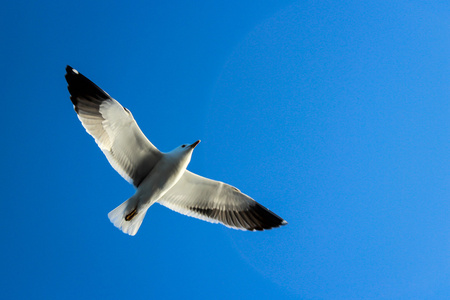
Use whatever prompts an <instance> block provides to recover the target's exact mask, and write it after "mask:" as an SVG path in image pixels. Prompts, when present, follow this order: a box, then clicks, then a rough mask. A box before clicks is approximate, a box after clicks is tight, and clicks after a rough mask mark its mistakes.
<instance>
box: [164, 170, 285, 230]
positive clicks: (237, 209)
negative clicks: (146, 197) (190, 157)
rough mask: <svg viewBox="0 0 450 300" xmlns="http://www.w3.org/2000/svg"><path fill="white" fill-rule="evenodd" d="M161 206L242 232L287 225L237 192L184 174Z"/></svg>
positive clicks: (204, 179)
mask: <svg viewBox="0 0 450 300" xmlns="http://www.w3.org/2000/svg"><path fill="white" fill-rule="evenodd" d="M158 203H160V204H162V205H164V206H166V207H168V208H170V209H172V210H174V211H176V212H179V213H181V214H184V215H187V216H191V217H195V218H198V219H202V220H205V221H209V222H212V223H222V224H224V225H225V226H227V227H231V228H235V229H242V230H251V231H254V230H264V229H271V228H275V227H279V226H281V225H285V224H287V222H286V221H285V220H283V219H282V218H280V217H279V216H277V215H276V214H274V213H273V212H271V211H270V210H269V209H267V208H265V207H264V206H262V205H261V204H259V203H258V202H256V201H255V200H253V199H252V198H250V197H249V196H247V195H245V194H243V193H241V192H240V191H239V190H238V189H237V188H235V187H233V186H231V185H228V184H225V183H223V182H219V181H215V180H211V179H208V178H205V177H202V176H199V175H196V174H194V173H192V172H189V171H187V170H186V171H185V173H184V174H183V176H182V177H181V179H180V180H179V181H178V182H177V183H176V184H175V186H174V187H172V188H171V189H170V190H169V191H168V192H167V193H166V194H165V195H164V196H163V197H162V198H161V199H160V200H158Z"/></svg>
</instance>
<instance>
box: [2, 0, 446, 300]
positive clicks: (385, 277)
mask: <svg viewBox="0 0 450 300" xmlns="http://www.w3.org/2000/svg"><path fill="white" fill-rule="evenodd" d="M158 2H162V1H158ZM362 2H365V3H362ZM449 12H450V6H449V2H448V1H426V2H425V1H413V0H411V1H287V0H286V1H284V0H273V1H272V0H271V1H230V0H227V1H170V2H167V3H164V4H157V2H156V1H132V2H130V3H128V4H119V3H118V2H111V1H70V2H69V1H59V2H58V1H56V2H55V1H14V2H13V1H9V2H5V3H3V5H2V9H1V11H0V25H1V30H0V40H1V46H0V51H1V53H0V54H1V59H0V63H1V73H0V80H1V89H0V99H1V101H2V107H1V115H2V116H1V118H0V122H1V126H2V128H3V130H2V143H1V145H2V147H1V167H2V172H1V187H2V197H1V205H2V209H1V212H2V216H1V218H0V227H1V228H2V234H1V239H2V245H1V250H0V253H1V257H2V259H1V265H0V282H1V288H0V298H2V299H94V298H97V299H186V298H190V299H448V298H450V254H449V253H450V231H449V229H450V217H449V211H450V201H449V200H450V191H449V179H450V176H449V174H450V172H449V171H450V163H449V151H450V143H449V138H450V135H449V133H450V132H449V129H450V127H449V125H450V124H449V113H450V109H449V108H450V107H449V100H450V97H449V96H450V93H449V86H450V85H449V83H450V80H449V78H450V59H449V58H450V50H449V49H450V22H449V20H450V18H449V17H450V13H449ZM66 64H70V65H71V66H72V67H74V68H76V69H78V70H79V71H80V72H81V73H83V74H84V75H86V76H87V77H88V78H90V79H92V80H93V81H94V82H95V83H97V84H98V85H99V86H100V87H102V88H103V89H105V90H106V91H107V92H108V93H109V94H110V95H112V96H113V97H114V98H116V99H118V100H119V101H120V102H121V103H122V104H123V105H124V106H126V107H127V108H129V109H130V110H131V111H132V112H133V114H134V117H135V118H136V120H137V121H138V124H139V125H140V127H141V129H142V130H143V131H144V132H145V134H146V135H147V136H148V137H149V139H150V140H151V141H152V142H153V143H154V144H155V145H156V146H157V147H158V148H159V149H160V150H162V151H170V150H171V149H173V148H175V147H176V146H178V145H180V144H182V143H192V142H194V141H195V140H197V139H201V140H202V143H201V144H200V145H199V146H198V147H197V148H196V150H195V152H194V156H193V160H192V162H191V164H190V166H189V169H190V170H191V171H193V172H196V173H199V174H201V175H203V176H206V177H210V178H213V179H217V180H222V181H225V182H228V183H230V184H232V185H235V186H236V187H238V188H239V189H241V190H242V191H243V192H245V193H247V194H249V195H251V196H252V197H253V198H255V199H256V200H257V201H259V202H260V203H262V204H263V205H265V206H267V207H269V208H270V209H271V210H273V211H274V212H276V213H277V214H279V215H280V216H282V217H283V218H285V219H286V220H287V221H288V222H289V225H287V226H285V227H283V228H280V229H275V230H271V231H267V232H256V233H253V232H242V231H236V230H231V229H228V228H226V227H224V226H220V225H213V224H209V223H206V222H202V221H199V220H196V219H193V218H188V217H185V216H182V215H180V214H177V213H174V212H172V211H170V210H168V209H166V208H165V207H162V206H160V205H154V206H153V207H152V208H151V209H150V211H149V213H148V214H147V216H146V218H145V220H144V223H143V225H142V227H141V229H140V231H139V232H138V234H137V236H135V237H129V236H127V235H125V234H123V233H121V232H120V231H119V230H117V229H116V228H114V227H113V225H112V224H110V222H109V220H108V219H107V213H108V212H109V211H110V210H112V209H113V208H115V207H116V206H117V205H119V204H120V203H121V202H122V201H124V200H126V199H127V198H128V197H130V195H132V194H133V192H134V189H133V187H132V186H130V185H129V184H127V183H126V182H125V181H124V180H123V179H122V178H121V177H120V176H119V175H118V174H117V173H116V172H115V171H114V170H113V169H112V168H111V167H110V166H109V164H108V163H107V160H106V159H105V158H104V156H103V154H102V153H101V151H100V150H99V149H98V148H97V146H96V144H95V143H94V140H93V139H92V138H91V137H90V136H89V135H88V134H86V132H85V130H84V129H83V128H82V126H81V124H80V122H79V121H78V119H77V117H76V114H75V112H74V111H73V109H72V104H71V103H70V101H69V94H68V92H67V89H66V85H67V84H66V82H65V79H64V68H65V66H66Z"/></svg>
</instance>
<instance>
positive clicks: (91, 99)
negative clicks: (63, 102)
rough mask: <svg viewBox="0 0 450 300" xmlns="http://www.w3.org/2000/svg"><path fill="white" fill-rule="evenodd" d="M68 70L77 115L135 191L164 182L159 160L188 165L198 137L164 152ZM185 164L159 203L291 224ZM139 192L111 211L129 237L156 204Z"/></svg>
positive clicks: (232, 219)
mask: <svg viewBox="0 0 450 300" xmlns="http://www.w3.org/2000/svg"><path fill="white" fill-rule="evenodd" d="M66 72H67V73H66V76H65V77H66V80H67V83H68V90H69V92H70V95H71V96H70V99H71V101H72V103H73V105H74V108H75V111H76V112H77V114H78V118H79V119H80V121H81V123H82V125H83V126H84V128H85V129H86V131H87V132H88V133H89V134H90V135H91V136H92V137H93V138H94V139H95V141H96V143H97V144H98V146H99V147H100V149H101V150H102V151H103V153H104V154H105V156H106V158H107V159H108V161H109V162H110V164H111V165H112V167H113V168H114V169H115V170H116V171H117V172H118V173H119V174H120V175H122V177H124V178H125V179H126V180H127V181H129V182H130V183H132V184H133V185H134V186H135V187H136V188H137V192H136V195H137V194H139V193H144V192H145V191H142V190H143V189H151V184H153V182H159V181H158V180H157V178H150V177H151V176H155V175H154V174H155V173H158V172H159V169H158V168H161V163H160V164H159V165H158V162H160V161H164V160H166V159H168V158H170V159H173V160H176V159H179V160H180V161H181V162H180V164H181V163H185V162H184V161H183V159H188V161H187V163H186V166H187V164H188V163H189V160H190V157H191V156H190V155H191V154H192V151H193V148H194V147H195V146H196V145H197V144H198V142H199V141H198V142H196V143H194V144H192V145H182V146H180V147H178V148H176V149H174V150H173V151H171V152H168V153H162V152H160V151H159V150H158V149H157V148H156V147H155V146H154V145H153V144H152V143H151V142H150V141H149V140H148V139H147V138H146V137H145V135H144V134H143V133H142V131H141V130H140V128H139V127H138V125H137V123H136V121H135V120H134V118H133V116H132V114H131V112H130V111H129V110H128V109H126V108H124V107H123V106H122V105H120V103H119V102H117V101H116V100H114V99H113V98H112V97H111V96H109V95H108V94H107V93H106V92H105V91H103V90H102V89H101V88H99V87H98V86H97V85H95V84H94V83H93V82H92V81H90V80H89V79H87V78H86V77H85V76H83V75H82V74H80V73H79V72H78V71H76V70H75V69H73V68H71V67H70V66H67V68H66ZM185 146H186V147H185ZM189 147H192V149H189ZM188 151H190V152H188ZM185 156H189V157H188V158H185ZM185 168H186V167H185V166H184V169H183V170H181V171H180V172H181V173H180V178H179V179H178V178H177V180H176V182H175V183H174V184H171V185H170V188H167V191H166V192H165V193H164V195H162V197H160V198H158V199H157V200H156V201H155V202H158V203H160V204H162V205H164V206H166V207H168V208H170V209H172V210H174V211H176V212H179V213H182V214H184V215H187V216H191V217H195V218H198V219H202V220H205V221H209V222H212V223H221V224H224V225H225V226H228V227H231V228H236V229H241V230H250V231H255V230H265V229H271V228H275V227H279V226H282V225H285V224H287V222H286V221H285V220H283V219H282V218H280V217H279V216H277V215H276V214H274V213H273V212H271V211H270V210H269V209H267V208H265V207H264V206H262V205H261V204H259V203H257V202H256V201H254V200H253V199H252V198H250V197H249V196H247V195H245V194H243V193H242V192H240V191H239V190H238V189H236V188H235V187H232V186H230V185H228V184H226V183H223V182H219V181H215V180H211V179H207V178H205V177H202V176H199V175H196V174H194V173H192V172H189V171H188V170H185ZM152 171H153V172H152ZM149 178H150V179H149ZM144 180H145V182H144ZM152 180H153V181H152ZM143 182H144V183H143ZM141 184H142V186H141ZM158 184H164V183H158ZM144 185H146V186H145V187H144ZM136 195H135V196H133V197H131V198H130V199H129V200H127V201H125V202H124V203H122V204H121V205H119V206H118V207H117V208H116V209H114V210H113V211H111V212H110V213H109V214H108V217H109V218H110V220H111V222H113V224H114V225H115V226H116V227H118V228H119V229H121V230H122V231H123V232H125V233H128V234H130V235H135V234H136V232H137V230H138V229H139V227H140V225H141V223H142V220H143V218H144V216H145V214H146V210H147V209H148V208H149V207H150V205H151V204H150V205H148V207H147V206H146V205H144V204H145V203H141V202H142V201H141V200H136V199H137V198H139V197H137V196H136Z"/></svg>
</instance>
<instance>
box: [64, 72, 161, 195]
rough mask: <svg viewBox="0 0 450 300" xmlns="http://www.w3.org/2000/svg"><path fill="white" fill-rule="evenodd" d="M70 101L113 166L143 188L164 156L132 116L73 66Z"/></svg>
mask: <svg viewBox="0 0 450 300" xmlns="http://www.w3.org/2000/svg"><path fill="white" fill-rule="evenodd" d="M66 72H67V73H66V80H67V83H68V84H69V85H68V89H69V92H70V100H72V103H73V105H74V108H75V111H76V112H77V114H78V118H79V119H80V121H81V123H82V124H83V126H84V128H85V129H86V131H87V132H88V133H89V134H90V135H92V136H93V137H94V139H95V142H96V143H97V145H98V146H99V147H100V149H101V150H102V151H103V153H104V154H105V156H106V158H107V159H108V161H109V163H110V164H111V166H112V167H113V168H114V169H115V170H116V171H117V172H118V173H119V174H120V175H122V177H123V178H125V179H126V180H127V181H129V182H130V183H133V185H134V186H136V187H137V186H139V184H140V183H141V182H142V180H143V179H144V178H145V177H146V176H147V175H148V173H150V171H151V170H152V169H153V167H154V166H155V165H156V163H157V162H158V161H159V159H160V158H161V157H162V155H163V154H162V153H161V152H160V151H159V150H158V149H157V148H156V147H155V146H153V144H152V143H151V142H150V141H149V140H148V139H147V138H146V137H145V135H144V134H143V133H142V131H141V129H140V128H139V126H138V125H137V123H136V121H135V120H134V118H133V115H132V114H131V112H130V111H129V110H128V109H126V108H125V107H123V106H122V105H120V103H119V102H117V101H116V100H114V99H113V98H112V97H111V96H109V95H108V94H107V93H106V92H105V91H104V90H102V89H101V88H99V87H98V86H97V85H95V84H94V83H93V82H92V81H90V80H89V79H87V78H86V77H85V76H83V75H82V74H80V73H79V72H78V71H77V70H75V69H73V68H72V67H70V66H67V68H66Z"/></svg>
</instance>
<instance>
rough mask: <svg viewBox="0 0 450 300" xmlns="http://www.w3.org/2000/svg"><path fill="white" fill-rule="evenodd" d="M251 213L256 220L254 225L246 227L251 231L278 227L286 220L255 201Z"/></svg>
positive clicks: (284, 223)
mask: <svg viewBox="0 0 450 300" xmlns="http://www.w3.org/2000/svg"><path fill="white" fill-rule="evenodd" d="M252 214H253V218H254V219H255V220H256V221H257V222H255V225H256V226H253V227H251V228H248V230H251V231H255V230H256V231H263V230H268V229H272V228H278V227H281V226H283V225H286V224H287V222H286V220H284V219H283V218H281V217H280V216H278V215H277V214H275V213H274V212H272V211H271V210H269V209H268V208H266V207H264V206H262V205H261V204H259V203H257V202H255V205H254V206H253V207H252Z"/></svg>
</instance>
